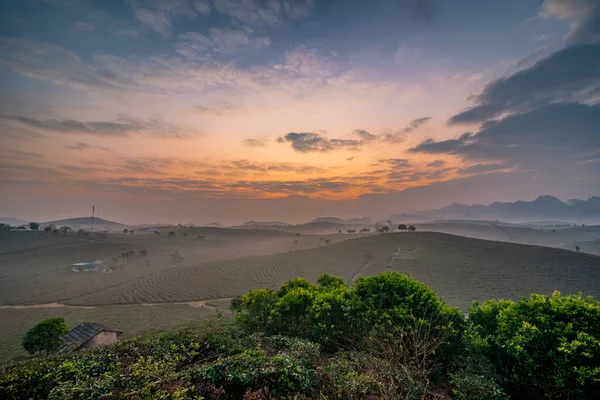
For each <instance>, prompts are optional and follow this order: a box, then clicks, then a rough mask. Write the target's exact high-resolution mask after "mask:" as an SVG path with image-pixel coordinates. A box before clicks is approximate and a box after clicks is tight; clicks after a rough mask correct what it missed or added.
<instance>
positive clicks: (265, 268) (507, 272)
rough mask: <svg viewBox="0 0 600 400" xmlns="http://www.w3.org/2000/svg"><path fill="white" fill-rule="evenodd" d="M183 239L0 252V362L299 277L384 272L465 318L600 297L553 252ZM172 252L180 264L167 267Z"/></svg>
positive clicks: (475, 243) (166, 319)
mask: <svg viewBox="0 0 600 400" xmlns="http://www.w3.org/2000/svg"><path fill="white" fill-rule="evenodd" d="M227 231H232V232H233V233H232V234H231V235H230V236H228V232H227ZM191 233H192V232H190V233H188V235H187V236H183V234H182V233H181V232H179V233H178V235H179V236H177V237H175V238H172V237H171V238H168V237H164V236H163V237H160V236H154V235H138V236H136V235H132V236H127V235H120V236H119V235H116V236H114V235H113V237H112V238H111V241H110V242H89V241H77V240H76V241H75V242H73V239H72V238H68V237H67V238H62V240H64V242H62V243H56V242H52V241H57V240H59V239H57V238H50V239H46V238H44V237H41V239H42V240H49V241H50V242H44V246H40V245H31V246H30V247H29V249H25V250H24V251H21V252H17V253H11V254H4V255H0V320H2V322H3V323H4V324H5V325H6V326H10V329H8V330H4V331H3V332H2V334H0V348H2V347H4V348H5V350H4V353H3V352H2V351H0V360H1V359H6V358H9V357H13V356H17V355H22V353H21V352H20V350H19V349H18V343H19V340H20V338H21V337H22V336H23V334H24V333H25V332H26V331H27V329H29V328H30V327H31V326H33V325H34V324H35V323H36V322H38V321H39V320H40V319H42V318H46V317H49V316H64V317H66V318H67V320H68V322H69V323H70V324H71V325H73V324H76V323H78V322H81V321H84V320H87V321H92V322H100V323H106V324H107V325H111V326H115V327H117V328H120V329H122V330H123V331H125V332H127V334H128V335H135V334H139V333H144V332H146V329H156V330H161V329H166V328H169V327H172V326H177V325H180V324H181V323H186V322H189V321H190V320H193V319H197V318H206V317H208V316H210V315H213V316H215V315H217V313H222V314H227V313H228V305H229V303H230V299H231V298H232V297H234V296H237V295H239V294H242V293H244V292H246V291H247V290H249V289H252V288H261V287H271V288H276V287H278V286H279V285H281V283H283V282H285V281H286V280H288V279H291V278H295V277H299V276H300V277H304V278H306V279H308V280H310V281H313V282H314V281H315V280H316V279H317V278H318V276H319V275H320V274H321V273H324V272H327V273H330V274H333V275H337V276H341V277H343V278H344V279H346V280H347V281H348V282H352V281H354V280H356V279H358V277H360V276H369V275H373V274H376V273H379V272H382V271H398V272H402V273H406V274H410V275H412V276H413V277H415V278H416V279H419V280H421V281H423V282H425V283H426V284H428V285H429V286H431V287H432V288H433V289H434V290H435V291H436V293H437V294H438V295H440V296H443V297H445V298H446V301H447V302H448V303H450V304H452V305H455V306H458V307H461V308H463V309H466V308H467V307H468V306H469V305H470V304H471V302H472V301H473V300H486V299H489V298H504V299H518V298H520V297H522V296H527V295H529V294H530V293H546V294H550V293H552V291H554V290H559V291H561V292H563V293H578V292H583V293H584V294H585V295H591V296H594V297H596V298H600V257H598V256H593V255H589V254H584V253H576V252H574V251H568V250H563V249H556V248H549V247H539V246H533V245H523V244H515V243H507V242H495V241H487V240H479V239H472V238H466V237H460V236H453V235H448V234H444V233H435V232H414V233H392V234H385V235H380V234H378V235H369V236H358V237H357V236H354V238H353V236H351V235H340V236H339V237H338V236H337V235H330V236H326V238H327V239H328V240H333V241H335V242H334V243H331V244H324V243H325V239H324V238H323V237H319V236H318V235H317V236H312V235H301V236H296V235H295V234H288V233H281V232H275V231H270V232H262V231H261V232H260V233H258V235H256V236H254V237H253V236H252V235H253V231H252V230H239V231H233V230H226V229H221V230H214V231H212V234H213V236H211V237H207V238H206V239H202V240H199V239H197V238H196V237H195V236H193V237H192V235H191ZM31 237H32V238H36V237H37V236H31ZM343 239H346V240H343ZM342 240H343V241H342ZM48 243H49V245H47V244H48ZM38 244H39V243H38ZM140 248H148V250H149V251H150V253H151V254H153V255H154V257H153V258H152V263H151V264H150V265H147V264H145V263H141V262H137V261H132V262H131V263H130V264H129V265H128V266H127V267H126V268H124V269H123V270H119V271H117V272H113V273H73V272H71V271H70V268H69V267H68V266H69V265H70V264H71V263H72V262H76V261H78V260H80V259H82V258H90V257H92V256H93V257H94V258H100V257H106V258H108V257H111V255H113V254H115V253H117V254H118V253H119V252H122V251H127V250H128V249H136V250H139V249H140ZM174 250H177V251H179V252H180V253H181V254H184V255H185V262H183V263H181V264H172V263H170V262H169V259H168V252H170V251H174ZM268 252H271V253H276V254H267V253H268ZM261 254H262V255H261ZM55 302H58V303H55ZM39 303H53V304H52V305H51V306H50V305H48V304H39ZM172 303H183V304H172ZM190 303H191V304H190ZM8 304H13V305H15V304H16V305H27V304H29V306H28V308H21V309H15V308H14V306H8ZM67 305H68V307H67ZM190 305H191V306H190ZM198 306H202V308H194V307H198ZM11 307H12V308H11ZM18 307H21V306H18ZM89 307H92V308H89Z"/></svg>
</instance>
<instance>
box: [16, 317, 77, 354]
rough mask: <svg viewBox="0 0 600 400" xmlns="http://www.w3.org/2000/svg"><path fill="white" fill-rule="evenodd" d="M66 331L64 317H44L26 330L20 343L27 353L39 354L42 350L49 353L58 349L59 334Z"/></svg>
mask: <svg viewBox="0 0 600 400" xmlns="http://www.w3.org/2000/svg"><path fill="white" fill-rule="evenodd" d="M68 331H69V329H68V328H67V325H66V324H65V320H64V318H49V319H45V320H43V321H40V322H39V323H38V324H37V325H36V326H34V327H33V328H31V329H30V330H29V331H27V333H26V334H25V336H24V337H23V341H22V342H21V344H22V346H23V348H24V349H25V350H26V351H27V352H28V353H29V354H35V353H40V354H41V353H42V351H45V352H46V354H50V353H52V352H54V351H56V350H58V348H59V347H60V344H61V342H60V336H61V335H63V334H65V333H67V332H68Z"/></svg>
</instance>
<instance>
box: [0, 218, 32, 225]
mask: <svg viewBox="0 0 600 400" xmlns="http://www.w3.org/2000/svg"><path fill="white" fill-rule="evenodd" d="M0 224H8V225H11V226H13V227H16V226H20V225H25V226H27V224H29V221H24V220H22V219H17V218H0Z"/></svg>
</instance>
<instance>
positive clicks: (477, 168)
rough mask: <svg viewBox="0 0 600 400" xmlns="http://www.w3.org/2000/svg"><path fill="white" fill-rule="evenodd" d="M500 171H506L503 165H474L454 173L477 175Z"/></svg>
mask: <svg viewBox="0 0 600 400" xmlns="http://www.w3.org/2000/svg"><path fill="white" fill-rule="evenodd" d="M502 169H507V166H506V165H505V164H475V165H471V166H469V167H466V168H459V169H458V170H456V172H457V173H459V174H461V175H477V174H482V173H485V172H492V171H498V170H502Z"/></svg>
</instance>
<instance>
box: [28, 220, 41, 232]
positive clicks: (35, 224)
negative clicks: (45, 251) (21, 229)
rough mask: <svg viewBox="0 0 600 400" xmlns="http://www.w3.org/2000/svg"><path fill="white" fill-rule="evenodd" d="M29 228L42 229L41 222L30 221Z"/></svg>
mask: <svg viewBox="0 0 600 400" xmlns="http://www.w3.org/2000/svg"><path fill="white" fill-rule="evenodd" d="M29 229H31V230H32V231H37V230H39V229H40V224H38V223H37V222H30V223H29Z"/></svg>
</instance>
